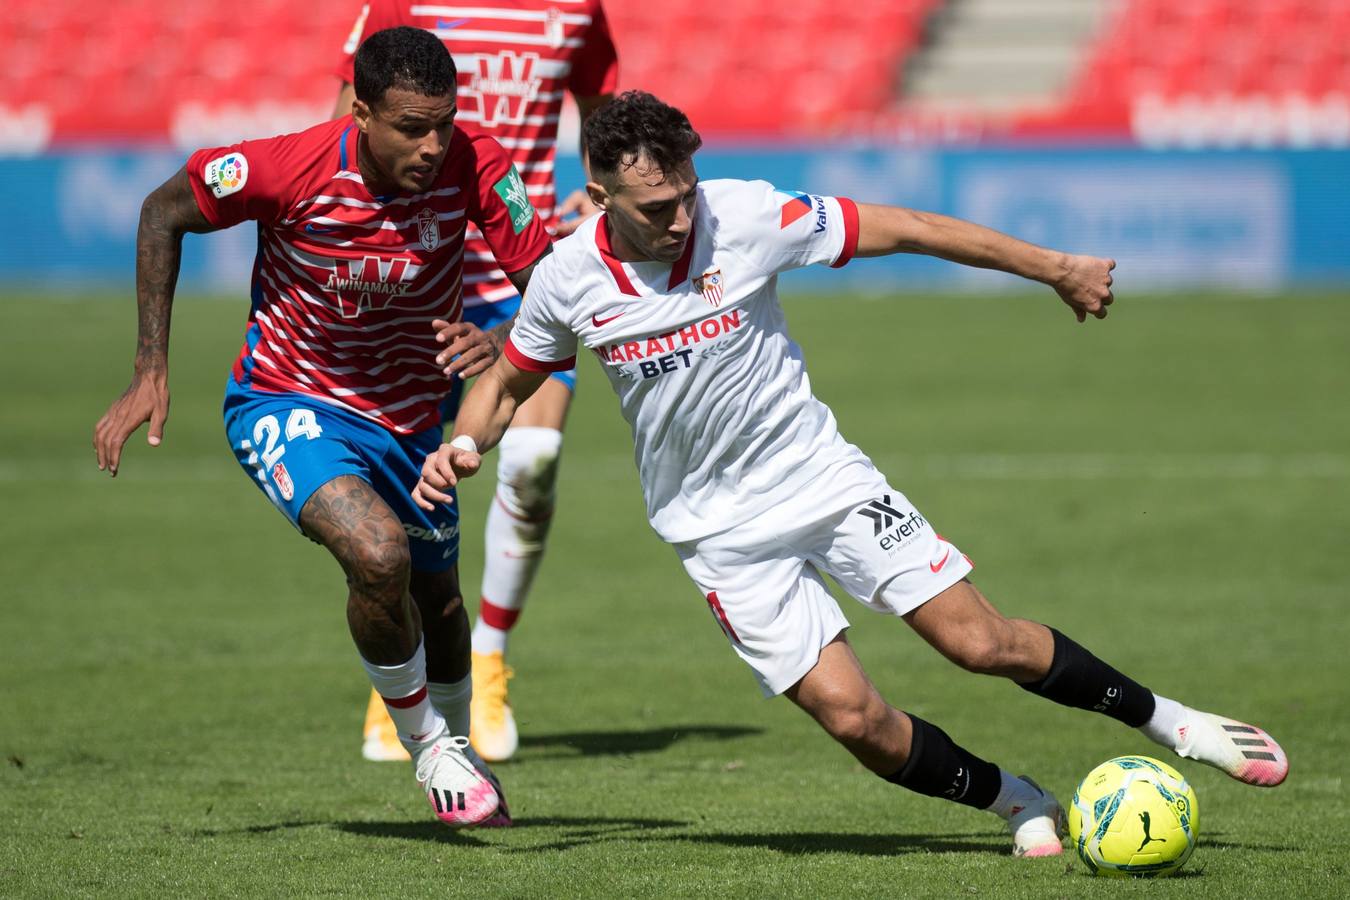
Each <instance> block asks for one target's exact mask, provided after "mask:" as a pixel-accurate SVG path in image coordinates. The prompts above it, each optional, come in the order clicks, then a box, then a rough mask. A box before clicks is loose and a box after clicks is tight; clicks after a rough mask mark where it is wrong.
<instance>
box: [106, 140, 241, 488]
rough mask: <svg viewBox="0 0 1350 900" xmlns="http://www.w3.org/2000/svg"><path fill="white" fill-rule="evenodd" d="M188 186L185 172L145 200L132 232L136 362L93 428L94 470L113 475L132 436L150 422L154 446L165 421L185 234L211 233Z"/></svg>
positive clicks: (161, 437)
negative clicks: (123, 386) (172, 313)
mask: <svg viewBox="0 0 1350 900" xmlns="http://www.w3.org/2000/svg"><path fill="white" fill-rule="evenodd" d="M214 230H215V228H214V227H213V226H212V225H211V223H210V222H208V221H207V219H206V217H205V216H204V215H202V211H201V210H200V209H199V208H198V207H197V201H196V199H195V198H194V197H193V196H192V188H191V186H190V185H189V184H188V174H187V169H186V167H184V168H182V169H179V170H178V171H177V172H176V173H175V174H174V175H173V177H171V178H170V179H169V180H168V181H166V182H164V183H163V184H161V185H160V186H159V187H157V188H155V190H154V191H152V192H151V194H150V196H148V197H146V198H145V203H144V204H142V206H141V223H140V228H139V229H138V230H137V232H136V307H137V310H138V327H137V338H136V361H135V368H134V370H133V374H132V376H131V385H130V386H129V387H128V388H127V389H126V390H125V391H124V392H123V393H122V396H121V397H119V398H117V400H115V401H114V402H113V404H112V406H110V407H108V411H107V412H106V413H105V414H104V415H103V418H101V419H99V421H98V424H97V425H96V426H94V451H95V453H96V454H97V456H98V467H99V469H100V470H107V471H108V472H109V474H111V475H114V476H115V475H117V467H118V463H119V462H120V461H121V458H122V446H123V445H124V444H125V443H126V442H127V438H129V437H131V434H132V432H134V431H135V430H136V429H137V428H140V427H141V425H142V424H143V423H145V422H147V421H148V422H149V423H150V435H149V441H150V445H151V446H158V445H159V443H160V441H161V440H162V439H163V436H164V421H165V419H167V418H168V416H169V313H170V309H171V307H172V306H173V292H174V288H175V287H176V285H177V283H178V265H179V262H180V261H181V259H182V251H183V235H184V234H185V233H187V232H189V231H191V232H197V233H202V232H207V231H214Z"/></svg>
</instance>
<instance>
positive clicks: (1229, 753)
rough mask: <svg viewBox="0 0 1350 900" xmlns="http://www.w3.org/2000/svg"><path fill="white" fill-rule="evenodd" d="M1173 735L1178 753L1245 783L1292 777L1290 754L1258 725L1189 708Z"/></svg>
mask: <svg viewBox="0 0 1350 900" xmlns="http://www.w3.org/2000/svg"><path fill="white" fill-rule="evenodd" d="M1172 737H1173V739H1174V741H1175V745H1174V746H1175V749H1176V752H1177V755H1178V756H1180V757H1182V758H1183V759H1193V760H1195V761H1197V762H1202V763H1206V764H1208V765H1211V766H1213V767H1214V768H1216V769H1220V770H1222V771H1224V772H1227V773H1228V774H1229V775H1231V776H1233V777H1234V778H1236V779H1237V780H1238V781H1241V782H1242V783H1244V784H1253V785H1256V786H1257V787H1275V785H1277V784H1279V783H1280V782H1282V781H1284V779H1285V778H1287V777H1288V776H1289V757H1287V756H1286V755H1285V753H1284V750H1283V749H1282V748H1281V747H1280V745H1279V744H1277V743H1275V739H1274V738H1272V737H1271V736H1270V735H1268V734H1266V733H1265V732H1264V731H1262V730H1261V729H1260V728H1257V727H1256V726H1255V725H1248V724H1247V723H1245V722H1239V721H1237V720H1236V719H1225V718H1224V717H1223V716H1216V715H1213V714H1211V713H1206V712H1200V711H1199V710H1195V709H1189V708H1187V710H1186V714H1185V715H1184V716H1182V718H1181V722H1180V724H1178V725H1177V726H1176V728H1175V729H1174V731H1173V734H1172Z"/></svg>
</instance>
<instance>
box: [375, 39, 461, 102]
mask: <svg viewBox="0 0 1350 900" xmlns="http://www.w3.org/2000/svg"><path fill="white" fill-rule="evenodd" d="M355 65H356V74H355V75H354V76H353V77H352V86H353V87H354V88H356V98H357V99H358V100H360V101H361V102H362V103H364V104H366V105H367V106H369V107H371V108H372V109H373V108H374V107H375V106H376V105H377V104H379V103H380V102H381V101H383V100H384V94H385V91H387V90H389V89H390V88H391V87H399V88H404V89H406V90H410V91H416V92H417V93H419V94H422V95H423V96H426V97H440V96H443V95H444V94H447V93H453V92H454V91H455V61H454V60H453V59H452V58H451V57H450V51H449V50H446V49H445V45H444V44H442V43H441V40H440V38H438V37H436V36H435V35H434V34H432V33H431V32H429V31H424V30H422V29H421V28H409V27H408V26H407V25H400V26H399V27H398V28H386V29H385V30H383V31H377V32H375V33H374V34H372V35H371V36H370V37H368V38H366V39H365V41H364V42H363V43H362V44H361V48H360V49H359V50H357V51H356V64H355Z"/></svg>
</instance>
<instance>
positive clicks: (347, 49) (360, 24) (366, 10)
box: [342, 3, 370, 56]
mask: <svg viewBox="0 0 1350 900" xmlns="http://www.w3.org/2000/svg"><path fill="white" fill-rule="evenodd" d="M369 15H370V4H369V3H367V4H366V5H365V6H363V7H361V15H359V16H357V17H356V24H355V25H353V26H352V33H351V34H349V35H347V43H345V44H343V45H342V52H343V53H345V54H347V55H348V56H351V55H352V54H353V53H355V52H356V48H357V47H360V46H361V34H362V32H364V31H365V30H366V17H367V16H369Z"/></svg>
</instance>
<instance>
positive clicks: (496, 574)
mask: <svg viewBox="0 0 1350 900" xmlns="http://www.w3.org/2000/svg"><path fill="white" fill-rule="evenodd" d="M395 25H412V26H415V27H419V28H425V29H426V30H428V31H430V32H431V33H433V34H435V35H436V36H437V37H438V38H440V39H441V40H442V41H443V42H444V43H445V45H446V47H447V48H448V49H449V50H450V52H451V53H452V54H453V55H454V58H455V64H456V66H457V68H458V69H459V107H460V111H459V115H458V117H457V118H456V120H455V121H456V124H458V125H459V126H461V127H462V128H464V129H465V130H466V131H468V132H469V133H470V134H488V135H491V136H492V137H494V138H496V139H497V140H498V141H499V142H500V143H501V144H502V146H503V147H505V148H506V149H507V152H508V153H510V154H511V158H512V160H513V161H514V162H515V165H516V169H517V170H518V171H519V172H520V174H521V179H522V180H523V181H524V182H525V190H526V191H527V193H528V195H529V197H530V200H531V201H532V202H533V203H534V205H535V206H536V207H537V208H538V210H539V215H540V217H541V218H542V219H543V220H544V222H545V224H546V225H548V226H549V228H550V230H551V231H554V232H555V233H556V234H558V235H559V236H562V235H565V234H569V233H571V231H572V230H574V229H575V228H576V227H577V224H578V223H579V222H580V221H581V218H582V217H584V216H585V215H588V214H589V213H591V212H593V211H594V210H595V207H594V206H593V205H592V204H591V202H590V200H589V198H588V197H587V196H586V193H585V192H584V191H582V190H580V189H578V190H576V191H574V192H572V194H571V195H569V196H568V198H567V200H566V201H564V202H563V204H562V205H561V207H556V206H555V202H556V201H555V195H554V177H553V175H554V172H553V167H554V154H555V151H556V145H557V140H558V122H559V118H560V116H561V113H562V105H563V94H564V91H567V92H570V93H571V94H572V96H573V98H574V99H575V100H576V103H577V107H578V110H579V112H580V114H581V118H582V119H583V120H585V119H586V117H588V116H589V115H590V113H591V112H592V111H594V110H595V109H597V108H599V107H600V106H602V105H604V104H605V103H606V102H608V101H609V100H610V98H611V97H612V95H613V91H614V89H615V85H616V81H617V59H616V54H615V50H614V43H613V41H612V40H611V38H610V33H609V25H608V22H607V20H606V18H605V12H604V8H603V7H602V6H601V3H600V0H484V2H481V3H480V2H475V3H472V4H463V5H461V4H456V3H439V4H437V3H426V2H415V0H368V2H366V3H365V5H363V6H362V7H361V11H360V13H359V15H358V16H357V19H356V23H355V26H354V27H353V29H352V33H351V36H350V37H349V38H348V41H347V45H346V46H345V47H344V48H343V56H342V59H341V61H340V62H339V64H338V67H337V74H338V76H339V77H340V78H341V79H342V80H343V88H342V91H341V93H340V94H339V97H338V103H337V115H339V116H341V115H345V114H346V113H347V112H348V111H349V110H350V109H351V101H352V91H351V80H352V62H351V61H352V54H354V53H355V52H356V48H357V46H358V45H359V43H360V41H361V38H362V36H363V35H366V34H370V33H371V32H373V31H377V30H379V29H381V28H389V27H392V26H395ZM571 213H581V214H582V215H581V216H580V217H578V218H570V219H567V220H564V219H563V216H568V215H570V214H571ZM519 304H520V297H519V294H518V292H517V291H516V289H515V287H514V286H513V285H512V284H511V282H510V281H509V280H508V279H507V277H506V276H505V274H504V273H503V272H502V270H501V268H500V266H499V261H498V260H496V259H494V257H493V254H492V252H491V248H489V247H488V246H487V244H486V243H485V242H483V241H482V240H481V238H480V236H479V235H477V234H476V233H475V232H474V230H473V229H472V228H470V230H469V235H468V243H467V248H466V252H465V261H464V321H465V324H463V325H458V326H456V328H457V329H458V330H457V331H456V332H455V333H456V334H461V333H462V334H467V333H471V329H470V326H476V327H478V328H482V329H490V328H492V327H494V326H496V325H498V324H500V323H502V322H506V321H508V320H510V319H511V317H512V316H513V315H514V314H515V312H516V309H517V308H518V307H519ZM575 383H576V370H574V369H573V370H569V371H567V372H559V373H555V374H554V375H553V376H551V378H550V380H549V381H548V383H546V384H545V385H544V386H543V387H542V388H541V389H540V390H539V392H538V393H536V394H535V395H534V396H533V397H531V398H530V400H529V402H527V403H525V404H524V405H523V406H522V407H521V408H520V410H518V411H517V413H516V419H515V421H514V422H513V423H512V427H511V429H510V431H509V432H508V433H507V435H506V436H505V438H504V439H503V440H502V443H501V444H500V445H499V446H498V466H497V489H496V500H497V502H495V503H493V504H492V506H491V507H490V510H489V513H488V521H487V527H486V534H485V550H486V553H485V565H484V571H483V582H482V590H481V601H480V603H481V606H480V609H479V618H478V622H477V624H476V625H475V626H474V630H473V651H474V653H473V683H474V696H473V704H472V708H473V715H472V720H473V729H472V734H471V737H472V740H473V743H474V746H475V747H476V748H477V749H478V751H479V752H480V753H482V754H483V756H484V757H485V758H487V759H488V760H494V761H495V760H501V759H507V758H509V757H510V756H511V755H512V754H513V753H514V752H515V749H516V745H517V734H516V723H515V717H514V715H513V714H512V711H511V707H510V705H509V703H508V702H507V689H506V685H507V678H508V677H509V676H510V675H511V672H510V670H509V669H508V668H507V667H506V662H505V657H506V650H507V639H508V636H509V632H510V630H511V628H512V627H513V626H514V625H515V624H516V621H517V620H518V618H519V616H520V612H521V610H522V609H523V607H524V605H525V599H526V595H527V593H528V591H529V588H530V584H531V582H532V581H533V579H534V575H535V572H536V571H538V568H539V564H540V562H541V560H542V557H543V552H544V541H545V538H546V536H547V534H548V527H549V522H550V521H551V518H552V515H553V497H554V484H555V482H556V479H557V472H558V458H559V453H560V451H561V448H562V428H563V422H564V420H565V419H566V416H567V408H568V405H569V403H570V401H571V397H572V389H573V388H574V386H575ZM457 399H458V397H456V398H455V400H456V401H457ZM456 405H457V403H456ZM446 418H447V419H449V418H453V411H449V414H448V415H447V417H446ZM362 752H363V754H364V755H365V756H366V757H367V758H368V759H401V758H403V757H404V753H403V750H402V748H401V747H400V746H399V744H398V743H397V741H394V740H393V735H392V730H391V729H390V727H389V720H388V718H387V717H386V716H385V715H384V707H383V704H381V703H380V702H379V700H378V698H377V697H375V696H374V695H372V697H371V705H370V707H369V711H368V713H367V716H366V729H365V741H364V744H363V747H362Z"/></svg>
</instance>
